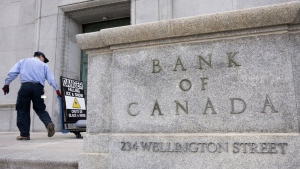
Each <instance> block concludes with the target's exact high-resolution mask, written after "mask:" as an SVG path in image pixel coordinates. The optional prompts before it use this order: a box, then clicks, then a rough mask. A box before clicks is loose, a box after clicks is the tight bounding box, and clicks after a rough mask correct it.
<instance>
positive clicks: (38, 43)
mask: <svg viewBox="0 0 300 169" xmlns="http://www.w3.org/2000/svg"><path fill="white" fill-rule="evenodd" d="M289 1H292V0H255V1H246V0H188V1H187V0H0V59H1V61H2V62H1V63H0V65H1V66H0V81H2V84H3V83H4V79H5V78H6V75H7V72H8V71H9V70H10V69H11V67H12V66H13V65H14V64H15V63H16V62H17V61H18V60H20V59H23V58H27V57H33V53H34V52H35V51H37V50H39V51H42V52H44V53H45V55H46V56H47V58H48V59H49V60H50V62H49V63H48V65H49V67H50V69H51V70H52V72H53V73H54V75H55V77H56V80H57V82H58V85H60V82H59V77H60V76H65V77H69V78H73V79H78V80H83V81H86V69H87V55H86V54H85V52H83V51H81V50H80V48H79V47H78V45H77V43H76V39H75V35H77V34H80V33H88V32H93V31H98V30H100V29H105V28H111V27H118V26H125V25H134V24H142V23H147V22H156V21H161V20H169V19H175V18H181V17H189V16H195V15H203V14H211V13H216V12H225V11H232V10H237V9H244V8H250V7H257V6H264V5H271V4H277V3H283V2H289ZM19 87H20V82H19V78H17V79H16V80H14V81H13V82H12V83H11V85H10V93H9V94H8V95H5V96H4V95H3V94H1V96H0V115H1V118H0V131H17V130H18V129H17V127H16V111H15V102H16V98H17V92H18V90H19ZM45 94H46V96H47V98H46V99H45V102H46V105H47V111H48V112H49V114H50V116H51V117H52V119H53V121H54V123H55V124H56V127H59V123H58V121H59V104H58V100H57V98H56V94H55V92H54V90H53V89H52V87H51V86H50V85H49V84H47V83H46V86H45ZM87 94H88V93H87ZM31 113H32V115H31V125H32V126H31V130H32V131H44V130H45V129H44V126H43V124H42V123H41V122H40V120H39V118H38V117H37V115H36V114H35V113H34V112H33V111H32V112H31Z"/></svg>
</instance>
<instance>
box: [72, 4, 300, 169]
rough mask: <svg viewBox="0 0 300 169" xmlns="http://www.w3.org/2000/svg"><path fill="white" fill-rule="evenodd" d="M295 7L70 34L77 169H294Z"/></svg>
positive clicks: (298, 50) (299, 54)
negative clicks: (80, 99)
mask: <svg viewBox="0 0 300 169" xmlns="http://www.w3.org/2000/svg"><path fill="white" fill-rule="evenodd" d="M299 11H300V3H299V2H291V3H285V4H279V5H273V6H266V7H259V8H252V9H251V8H250V9H246V10H240V11H233V12H225V13H218V14H212V15H203V16H195V17H188V18H180V19H174V20H167V21H161V22H153V23H147V24H141V25H132V26H126V27H119V28H113V29H104V30H101V31H99V32H96V33H90V34H82V35H77V41H78V43H79V45H80V46H81V48H82V49H84V50H86V51H87V53H88V54H89V65H88V93H89V95H88V99H87V100H88V103H87V108H88V109H87V123H88V128H87V135H86V137H85V138H84V152H83V154H82V159H81V161H80V163H79V167H80V168H114V169H115V168H122V169H124V168H172V169H173V168H299V167H300V157H298V154H299V153H300V149H299V148H300V143H299V141H300V137H299V122H298V120H299V107H298V105H299V94H300V93H299V86H300V85H299V84H300V81H299V80H300V74H299V70H300V68H299V66H298V65H300V59H299V58H300V33H299V30H300V25H299V23H300V22H299V21H300V20H299V18H300V15H299Z"/></svg>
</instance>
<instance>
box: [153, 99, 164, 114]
mask: <svg viewBox="0 0 300 169" xmlns="http://www.w3.org/2000/svg"><path fill="white" fill-rule="evenodd" d="M155 110H157V111H158V115H163V114H162V113H161V110H160V108H159V105H158V102H157V100H156V101H155V104H154V107H153V111H152V114H151V116H154V112H155Z"/></svg>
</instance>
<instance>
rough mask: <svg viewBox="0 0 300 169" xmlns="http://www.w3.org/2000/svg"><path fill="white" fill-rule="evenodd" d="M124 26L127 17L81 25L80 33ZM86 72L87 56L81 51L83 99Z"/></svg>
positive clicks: (126, 22)
mask: <svg viewBox="0 0 300 169" xmlns="http://www.w3.org/2000/svg"><path fill="white" fill-rule="evenodd" d="M126 25H130V18H129V17H128V18H122V19H115V20H108V21H101V22H95V23H89V24H83V25H82V33H90V32H97V31H100V30H101V29H106V28H113V27H119V26H126ZM87 70H88V55H87V54H86V52H85V51H81V63H80V80H81V81H83V87H84V94H85V98H87V97H86V96H87ZM86 100H87V99H86ZM86 100H85V101H86Z"/></svg>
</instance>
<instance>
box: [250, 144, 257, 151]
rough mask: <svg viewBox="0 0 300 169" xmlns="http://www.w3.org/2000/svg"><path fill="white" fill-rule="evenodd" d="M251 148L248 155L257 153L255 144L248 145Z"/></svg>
mask: <svg viewBox="0 0 300 169" xmlns="http://www.w3.org/2000/svg"><path fill="white" fill-rule="evenodd" d="M250 145H251V147H250V153H258V150H257V147H258V146H257V144H256V143H252V144H250Z"/></svg>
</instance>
